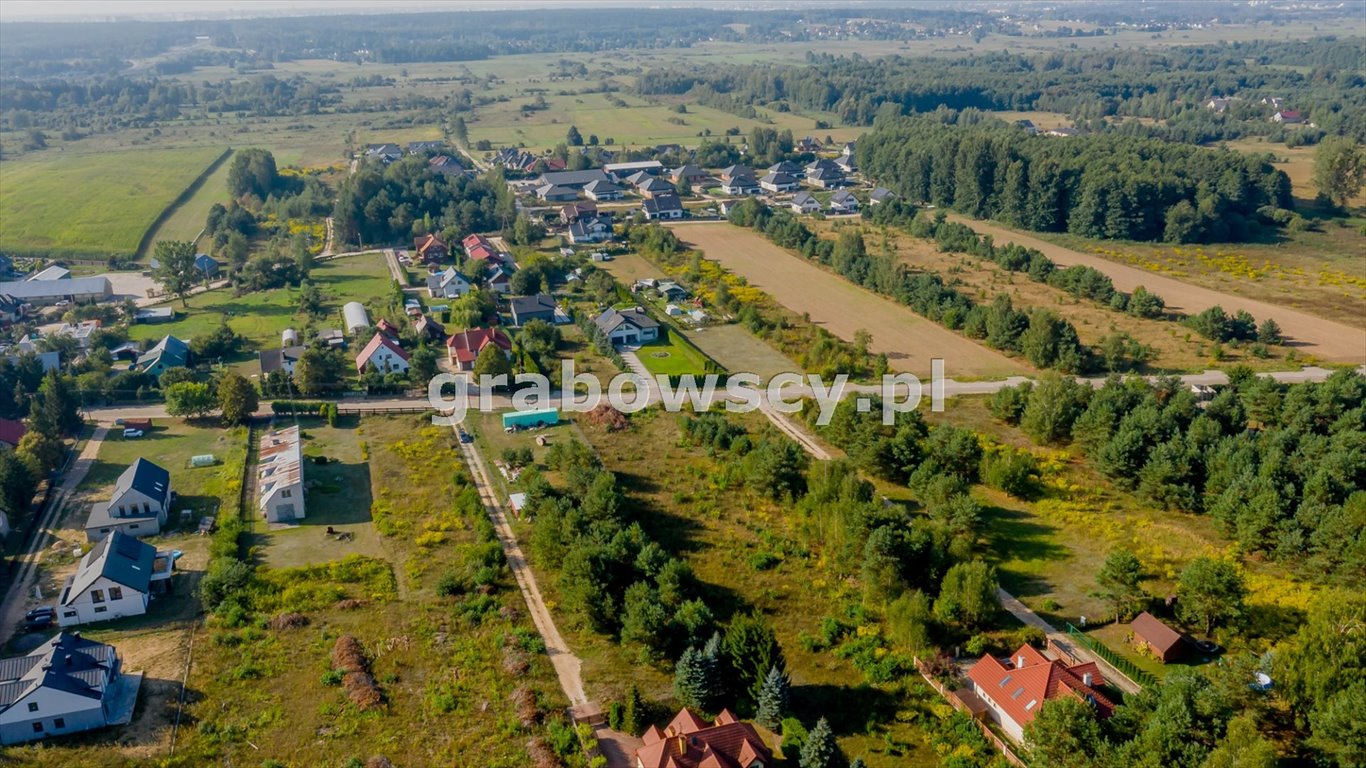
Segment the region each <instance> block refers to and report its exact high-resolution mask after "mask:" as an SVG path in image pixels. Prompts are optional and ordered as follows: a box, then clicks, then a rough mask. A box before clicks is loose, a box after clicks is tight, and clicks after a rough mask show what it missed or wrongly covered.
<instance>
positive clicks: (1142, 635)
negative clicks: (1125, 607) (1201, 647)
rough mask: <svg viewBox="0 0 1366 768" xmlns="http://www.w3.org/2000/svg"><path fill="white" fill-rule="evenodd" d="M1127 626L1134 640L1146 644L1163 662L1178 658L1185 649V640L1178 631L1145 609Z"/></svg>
mask: <svg viewBox="0 0 1366 768" xmlns="http://www.w3.org/2000/svg"><path fill="white" fill-rule="evenodd" d="M1129 628H1130V629H1132V630H1133V633H1134V642H1135V643H1137V644H1141V645H1144V646H1146V647H1147V648H1148V650H1150V651H1152V653H1153V655H1154V656H1156V657H1157V658H1159V659H1161V660H1162V663H1163V664H1166V663H1167V662H1169V661H1175V660H1176V659H1178V658H1180V657H1181V654H1182V652H1183V651H1185V649H1186V640H1185V638H1184V637H1182V636H1181V633H1180V632H1177V631H1176V630H1174V629H1172V628H1171V627H1169V626H1167V625H1166V624H1163V623H1162V621H1161V620H1159V619H1158V618H1157V617H1156V616H1154V615H1152V614H1151V613H1148V612H1147V611H1144V612H1143V613H1140V614H1138V615H1137V616H1135V617H1134V620H1133V622H1132V623H1130V624H1129Z"/></svg>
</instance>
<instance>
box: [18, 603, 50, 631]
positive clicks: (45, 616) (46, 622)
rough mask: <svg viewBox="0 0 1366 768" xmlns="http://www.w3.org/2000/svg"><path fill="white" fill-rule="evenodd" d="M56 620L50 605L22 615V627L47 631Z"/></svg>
mask: <svg viewBox="0 0 1366 768" xmlns="http://www.w3.org/2000/svg"><path fill="white" fill-rule="evenodd" d="M56 620H57V611H56V609H54V608H53V607H52V606H50V605H44V606H40V607H38V608H34V609H33V610H31V611H29V612H28V613H26V614H24V627H25V628H26V629H47V628H48V627H50V626H52V622H54V621H56Z"/></svg>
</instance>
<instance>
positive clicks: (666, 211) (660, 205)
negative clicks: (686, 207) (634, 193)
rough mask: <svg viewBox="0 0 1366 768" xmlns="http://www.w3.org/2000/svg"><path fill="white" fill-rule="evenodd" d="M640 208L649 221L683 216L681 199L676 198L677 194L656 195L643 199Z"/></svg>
mask: <svg viewBox="0 0 1366 768" xmlns="http://www.w3.org/2000/svg"><path fill="white" fill-rule="evenodd" d="M640 209H641V210H642V211H644V212H645V218H647V219H649V220H651V221H655V220H657V219H681V218H683V201H682V200H679V199H678V195H656V196H655V197H651V198H649V199H647V200H645V201H644V202H643V203H642V204H641V206H640Z"/></svg>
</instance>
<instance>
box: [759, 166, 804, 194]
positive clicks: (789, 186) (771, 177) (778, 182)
mask: <svg viewBox="0 0 1366 768" xmlns="http://www.w3.org/2000/svg"><path fill="white" fill-rule="evenodd" d="M799 185H800V183H799V182H798V181H797V177H796V176H793V175H792V174H790V173H784V172H782V171H769V172H768V173H767V174H766V175H765V176H764V177H763V178H762V179H759V186H760V187H762V188H764V189H766V190H768V191H769V192H791V191H792V190H794V189H796V188H797V187H798V186H799Z"/></svg>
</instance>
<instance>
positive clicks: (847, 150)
mask: <svg viewBox="0 0 1366 768" xmlns="http://www.w3.org/2000/svg"><path fill="white" fill-rule="evenodd" d="M857 154H858V143H857V142H853V141H847V142H845V143H844V146H843V147H841V148H840V157H850V158H852V157H854V156H855V155H857Z"/></svg>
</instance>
